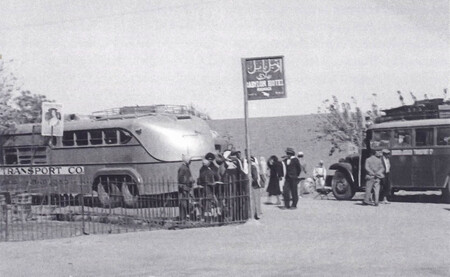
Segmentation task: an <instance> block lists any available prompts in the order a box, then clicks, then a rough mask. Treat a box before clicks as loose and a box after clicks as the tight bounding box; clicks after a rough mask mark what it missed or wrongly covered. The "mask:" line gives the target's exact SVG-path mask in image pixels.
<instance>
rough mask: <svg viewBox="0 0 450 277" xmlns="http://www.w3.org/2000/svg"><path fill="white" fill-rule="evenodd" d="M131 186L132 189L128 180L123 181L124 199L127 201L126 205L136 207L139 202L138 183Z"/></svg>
mask: <svg viewBox="0 0 450 277" xmlns="http://www.w3.org/2000/svg"><path fill="white" fill-rule="evenodd" d="M130 186H131V191H130V188H129V187H128V184H127V183H126V182H124V183H122V196H123V201H124V202H125V205H126V206H127V207H136V206H137V203H138V197H139V192H138V189H137V186H136V185H134V184H133V185H130Z"/></svg>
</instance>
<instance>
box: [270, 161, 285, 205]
mask: <svg viewBox="0 0 450 277" xmlns="http://www.w3.org/2000/svg"><path fill="white" fill-rule="evenodd" d="M267 166H268V167H269V169H270V178H269V185H268V186H267V193H268V194H269V195H268V197H267V203H270V204H272V201H271V199H270V197H271V196H275V197H276V198H277V202H276V203H275V205H280V204H281V201H280V195H281V190H280V180H281V179H282V178H283V176H284V172H283V165H282V164H281V162H280V161H279V160H278V157H277V156H275V155H273V156H271V157H270V158H269V161H268V162H267Z"/></svg>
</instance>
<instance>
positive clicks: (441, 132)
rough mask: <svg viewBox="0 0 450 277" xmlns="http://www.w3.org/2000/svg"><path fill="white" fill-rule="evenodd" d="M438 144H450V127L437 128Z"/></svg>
mask: <svg viewBox="0 0 450 277" xmlns="http://www.w3.org/2000/svg"><path fill="white" fill-rule="evenodd" d="M437 144H438V145H450V127H439V128H437Z"/></svg>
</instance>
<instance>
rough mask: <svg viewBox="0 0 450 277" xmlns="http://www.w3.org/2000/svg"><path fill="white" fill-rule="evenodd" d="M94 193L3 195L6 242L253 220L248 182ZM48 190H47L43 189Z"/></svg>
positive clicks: (1, 231) (0, 206)
mask: <svg viewBox="0 0 450 277" xmlns="http://www.w3.org/2000/svg"><path fill="white" fill-rule="evenodd" d="M80 186H85V188H84V191H91V192H90V193H89V194H80V193H77V194H74V193H67V191H66V192H64V193H61V192H59V193H54V192H53V193H42V192H39V191H37V190H35V191H30V190H29V191H22V192H17V191H16V192H14V193H12V192H11V193H3V194H0V241H24V240H40V239H53V238H63V237H71V236H81V235H88V234H108V233H125V232H132V231H143V230H154V229H177V228H192V227H205V226H219V225H224V224H230V223H240V222H245V221H246V220H247V219H248V209H249V196H248V195H249V194H248V191H247V187H246V182H235V183H216V184H214V185H212V186H207V187H201V186H194V187H193V188H192V189H190V190H189V191H186V190H183V189H181V188H180V186H179V185H178V184H177V183H173V182H165V181H161V182H157V183H154V182H152V183H149V184H148V186H149V187H150V193H149V194H146V195H139V196H133V195H132V193H129V192H127V193H125V191H128V189H124V188H125V187H124V186H127V184H126V183H121V184H112V185H109V186H99V187H98V188H97V189H96V190H92V187H90V186H89V185H81V184H80ZM41 191H42V190H41Z"/></svg>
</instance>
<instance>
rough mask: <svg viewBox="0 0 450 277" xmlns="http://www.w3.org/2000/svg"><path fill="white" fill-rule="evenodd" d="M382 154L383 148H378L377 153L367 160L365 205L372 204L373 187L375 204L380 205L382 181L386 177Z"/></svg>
mask: <svg viewBox="0 0 450 277" xmlns="http://www.w3.org/2000/svg"><path fill="white" fill-rule="evenodd" d="M381 156H382V154H381V150H376V151H375V153H374V154H373V155H372V156H370V158H368V159H367V160H366V164H365V169H366V172H367V173H366V192H365V195H364V200H363V205H372V204H371V203H370V196H371V194H372V189H373V190H374V198H375V206H378V199H379V198H378V197H379V193H380V181H381V179H383V178H384V167H383V162H382V161H381Z"/></svg>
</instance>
